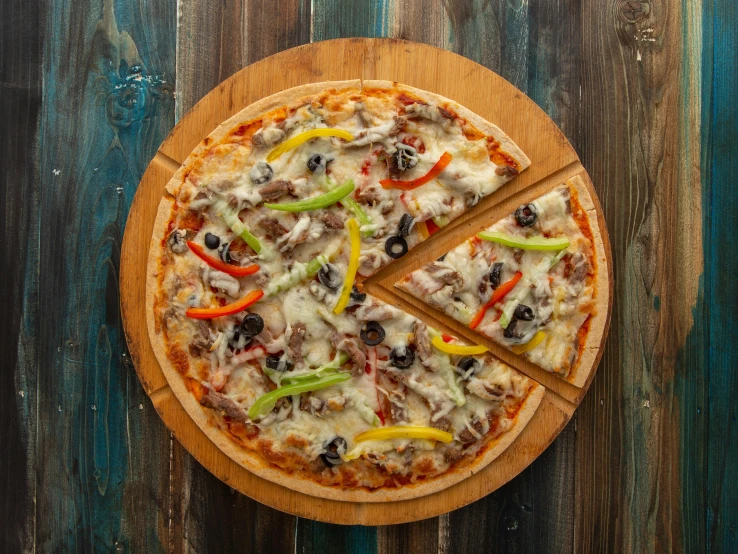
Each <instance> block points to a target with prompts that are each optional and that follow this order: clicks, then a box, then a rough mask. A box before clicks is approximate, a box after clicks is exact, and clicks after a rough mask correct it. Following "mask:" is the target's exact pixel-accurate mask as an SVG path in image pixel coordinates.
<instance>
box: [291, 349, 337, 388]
mask: <svg viewBox="0 0 738 554" xmlns="http://www.w3.org/2000/svg"><path fill="white" fill-rule="evenodd" d="M349 359H350V357H349V355H348V354H346V352H344V351H342V350H341V351H339V352H338V354H336V357H335V358H333V360H331V361H330V363H327V364H326V365H324V366H320V367H318V368H316V369H313V370H311V371H308V372H306V373H301V374H298V375H289V374H286V375H285V374H283V377H282V382H283V383H287V384H292V383H301V382H303V381H309V380H310V379H315V378H317V377H323V376H324V375H330V374H332V373H336V372H337V371H338V370H339V369H340V367H341V366H342V365H343V364H345V363H346V362H348V361H349Z"/></svg>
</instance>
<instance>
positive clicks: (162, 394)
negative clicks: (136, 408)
mask: <svg viewBox="0 0 738 554" xmlns="http://www.w3.org/2000/svg"><path fill="white" fill-rule="evenodd" d="M172 394H173V392H172V388H171V387H170V386H169V383H167V384H165V385H162V386H161V387H160V388H158V389H156V390H154V391H151V392H150V393H149V399H150V400H151V403H152V404H153V405H154V407H155V408H158V407H159V404H161V403H162V402H164V401H165V400H167V399H168V398H169V397H170V396H172Z"/></svg>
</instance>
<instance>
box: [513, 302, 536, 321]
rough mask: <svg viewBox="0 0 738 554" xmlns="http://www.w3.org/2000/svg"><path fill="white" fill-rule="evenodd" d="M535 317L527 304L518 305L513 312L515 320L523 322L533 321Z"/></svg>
mask: <svg viewBox="0 0 738 554" xmlns="http://www.w3.org/2000/svg"><path fill="white" fill-rule="evenodd" d="M534 317H535V314H534V313H533V309H532V308H531V307H530V306H526V305H525V304H518V305H517V306H516V307H515V311H514V312H513V318H515V319H520V320H521V321H533V318H534Z"/></svg>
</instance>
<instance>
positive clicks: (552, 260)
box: [548, 249, 566, 270]
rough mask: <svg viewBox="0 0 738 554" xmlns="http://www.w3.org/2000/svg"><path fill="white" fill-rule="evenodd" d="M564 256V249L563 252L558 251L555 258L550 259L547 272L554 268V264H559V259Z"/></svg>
mask: <svg viewBox="0 0 738 554" xmlns="http://www.w3.org/2000/svg"><path fill="white" fill-rule="evenodd" d="M565 255H566V249H564V250H561V251H560V252H559V253H558V254H556V255H555V256H554V257H553V258H552V259H551V265H550V266H549V267H548V269H549V270H551V269H553V268H554V267H556V264H557V263H559V262H560V261H561V258H563V257H564V256H565Z"/></svg>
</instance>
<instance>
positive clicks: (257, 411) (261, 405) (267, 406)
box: [248, 373, 351, 420]
mask: <svg viewBox="0 0 738 554" xmlns="http://www.w3.org/2000/svg"><path fill="white" fill-rule="evenodd" d="M349 379H351V375H350V374H348V373H334V374H332V375H326V376H324V377H320V378H318V379H310V380H307V381H301V382H299V383H293V384H291V385H285V386H283V387H279V388H278V389H274V390H273V391H271V392H268V393H266V394H262V395H261V396H260V397H259V398H257V399H256V402H254V405H253V406H251V408H249V411H248V414H249V418H251V419H252V420H257V419H261V418H262V417H264V416H265V415H266V414H268V413H269V412H271V411H272V409H273V408H274V406H275V404H276V403H277V400H279V399H280V398H283V397H285V396H292V395H295V394H302V393H303V392H312V391H316V390H320V389H327V388H328V387H332V386H333V385H337V384H338V383H343V382H344V381H348V380H349Z"/></svg>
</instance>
